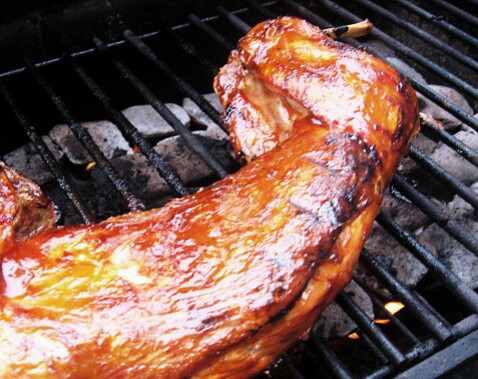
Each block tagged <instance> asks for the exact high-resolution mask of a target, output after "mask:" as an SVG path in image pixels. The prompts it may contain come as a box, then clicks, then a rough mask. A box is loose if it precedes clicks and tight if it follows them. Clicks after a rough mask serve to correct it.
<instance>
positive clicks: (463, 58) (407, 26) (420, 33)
mask: <svg viewBox="0 0 478 379" xmlns="http://www.w3.org/2000/svg"><path fill="white" fill-rule="evenodd" d="M357 2H358V3H359V4H360V5H362V6H364V7H365V8H368V9H371V10H373V11H374V12H376V13H377V14H378V15H380V17H383V18H385V19H387V20H388V21H390V22H392V23H393V24H395V25H397V26H399V27H400V28H402V29H404V30H406V31H408V32H409V33H411V34H413V35H415V36H416V37H418V38H420V39H422V40H424V41H426V42H427V43H429V44H430V45H432V46H434V47H435V48H436V49H438V50H441V51H444V52H446V53H447V54H448V55H449V56H450V57H453V58H454V59H456V60H457V61H459V62H461V63H463V64H464V65H466V66H468V67H470V68H472V69H474V70H478V62H476V61H475V60H474V59H472V58H470V57H469V56H467V55H465V54H463V53H462V52H460V51H458V50H457V49H455V48H453V47H451V46H449V45H447V44H444V43H443V42H442V41H440V40H439V39H438V38H435V37H434V36H432V35H431V34H430V33H427V32H425V31H424V30H423V29H420V28H418V27H416V26H415V25H413V24H411V23H409V22H407V21H404V20H403V19H401V18H399V17H397V16H396V15H394V14H393V13H392V12H390V11H387V10H385V9H384V8H382V7H380V6H379V5H377V4H374V3H372V2H371V1H369V0H357Z"/></svg>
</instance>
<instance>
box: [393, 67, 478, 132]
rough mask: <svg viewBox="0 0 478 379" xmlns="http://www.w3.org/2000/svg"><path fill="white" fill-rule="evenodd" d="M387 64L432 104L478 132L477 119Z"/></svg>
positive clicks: (399, 69) (397, 68)
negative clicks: (405, 78) (404, 77)
mask: <svg viewBox="0 0 478 379" xmlns="http://www.w3.org/2000/svg"><path fill="white" fill-rule="evenodd" d="M387 63H388V64H390V65H391V66H393V67H394V68H395V69H396V70H398V71H400V73H401V74H402V75H405V76H406V77H407V79H408V80H409V81H410V83H412V85H413V87H415V89H416V90H417V91H419V92H421V93H423V94H424V95H425V96H426V97H427V98H429V99H430V100H432V101H433V102H434V103H436V104H438V105H440V106H441V107H442V108H443V109H446V111H447V112H450V113H451V114H452V115H453V116H455V117H456V118H458V119H459V120H460V121H463V122H464V123H465V124H467V125H468V126H470V127H472V128H473V129H474V130H476V131H478V119H476V118H474V117H473V116H472V115H470V114H469V113H467V112H466V111H465V110H463V108H460V107H459V106H458V105H456V104H455V103H453V102H452V101H450V100H449V99H447V98H446V97H445V96H442V95H440V94H439V93H438V92H436V91H433V90H432V89H430V87H428V86H427V85H425V84H423V83H421V82H419V81H418V80H415V79H414V78H412V77H411V76H409V75H407V74H406V73H405V72H404V71H403V70H402V69H401V68H399V67H397V66H396V65H394V64H393V63H391V62H390V61H389V60H387Z"/></svg>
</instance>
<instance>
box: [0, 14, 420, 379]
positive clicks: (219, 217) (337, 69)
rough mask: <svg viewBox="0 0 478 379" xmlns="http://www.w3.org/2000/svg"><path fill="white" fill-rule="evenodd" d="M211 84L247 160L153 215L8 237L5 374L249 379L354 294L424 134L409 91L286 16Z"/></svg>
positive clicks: (244, 44)
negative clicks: (394, 186)
mask: <svg viewBox="0 0 478 379" xmlns="http://www.w3.org/2000/svg"><path fill="white" fill-rule="evenodd" d="M215 89H216V91H217V92H218V94H219V95H220V97H221V100H222V102H223V105H224V106H225V108H226V114H225V120H226V123H227V125H228V126H229V128H230V132H231V137H232V140H233V143H234V146H235V149H236V152H237V154H238V155H241V156H243V157H244V158H245V160H246V161H248V162H249V163H248V164H247V165H246V166H245V167H243V168H242V169H241V170H239V171H238V172H237V173H236V174H234V175H231V176H229V177H227V178H226V179H224V180H221V181H219V182H217V183H215V184H214V185H212V186H210V187H208V188H206V189H204V190H201V191H199V192H197V193H196V194H193V195H189V196H186V197H184V198H182V199H178V200H174V201H172V202H171V203H169V204H168V205H166V206H165V207H163V208H161V209H156V210H151V211H146V212H133V213H130V214H127V215H124V216H118V217H113V218H111V219H108V220H106V221H104V222H102V223H99V224H97V225H89V226H78V227H53V228H49V229H48V230H46V231H43V232H41V233H39V234H37V235H35V236H33V237H32V238H30V239H28V240H27V241H23V242H20V241H16V242H11V245H13V246H12V247H11V248H10V249H9V250H8V251H5V252H4V254H5V255H4V259H3V264H2V273H3V277H4V281H5V285H4V289H3V293H2V295H1V298H0V307H1V310H2V313H1V314H0V345H1V346H2V349H0V376H2V377H8V376H10V377H13V376H24V377H49V378H51V377H61V378H68V377H71V378H80V377H91V378H93V377H97V378H105V377H115V378H121V377H125V378H126V377H127V378H131V377H141V378H158V377H164V378H175V377H177V378H184V377H218V378H220V377H224V378H231V377H237V378H240V377H247V376H250V375H253V374H254V373H256V372H258V371H259V370H261V369H263V368H265V367H266V366H267V365H268V364H270V363H271V362H272V360H273V359H275V358H276V357H277V356H278V355H279V354H280V353H281V352H283V351H284V350H285V349H287V348H288V347H289V346H291V344H292V343H294V341H296V340H297V339H298V338H300V337H303V336H305V335H306V333H307V331H308V329H309V328H310V327H311V325H312V324H313V322H314V320H315V319H316V317H317V315H318V313H319V312H320V311H321V310H322V309H323V308H324V307H325V306H326V305H327V304H328V303H329V302H330V301H332V299H333V297H334V296H335V294H336V293H337V292H338V291H339V290H340V289H341V288H342V287H343V286H344V285H345V284H346V283H347V282H348V281H349V279H350V272H351V270H352V267H353V265H354V263H355V261H356V259H357V257H358V254H359V252H360V250H361V248H362V246H363V243H364V241H365V238H366V236H367V233H368V231H369V229H370V227H371V225H372V222H373V219H374V217H375V215H376V213H377V211H378V208H379V206H380V201H381V194H382V191H383V190H384V188H385V186H386V185H387V183H388V181H389V180H390V178H391V176H392V174H393V172H394V170H395V168H396V166H397V164H398V162H399V160H400V158H401V157H402V156H403V154H404V153H405V152H406V151H407V148H408V145H409V143H410V140H411V138H412V137H413V135H414V134H415V133H416V131H417V127H418V117H417V105H416V98H415V94H414V92H413V90H412V89H411V87H410V86H409V84H408V83H407V82H406V81H405V80H404V79H403V78H401V77H400V75H399V74H398V73H397V72H395V71H394V70H393V69H391V68H390V67H388V66H387V65H385V64H384V63H383V62H381V61H379V60H377V59H375V58H373V57H371V56H369V55H367V54H366V53H364V52H361V51H357V50H355V49H353V48H351V47H348V46H345V45H343V44H341V43H338V42H334V41H332V40H331V39H330V38H328V37H326V36H325V35H324V34H323V33H322V32H321V31H320V30H319V29H317V28H315V27H313V26H311V25H309V24H307V23H306V22H305V21H302V20H299V19H295V18H280V19H276V20H272V21H268V22H265V23H261V24H259V25H258V26H256V27H255V28H254V29H253V30H252V31H251V32H250V33H249V34H248V35H247V36H246V37H244V38H243V39H242V40H241V41H240V44H239V47H238V49H237V50H235V51H234V52H232V53H231V56H230V59H229V63H228V64H227V65H226V66H225V67H224V68H223V69H222V70H221V72H220V73H219V75H218V77H217V78H216V80H215ZM5 194H7V195H8V191H7V192H5V191H2V196H4V195H5ZM2 211H3V212H4V213H5V212H6V210H5V209H2Z"/></svg>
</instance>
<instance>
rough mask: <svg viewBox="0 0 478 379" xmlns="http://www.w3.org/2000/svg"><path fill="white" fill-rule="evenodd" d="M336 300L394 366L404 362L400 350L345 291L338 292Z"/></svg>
mask: <svg viewBox="0 0 478 379" xmlns="http://www.w3.org/2000/svg"><path fill="white" fill-rule="evenodd" d="M336 302H337V304H339V305H340V307H341V308H343V309H344V310H345V311H346V312H347V313H348V314H349V315H351V316H352V317H353V320H354V321H355V322H356V323H357V325H358V326H359V328H360V330H361V331H362V332H364V333H366V334H367V336H368V337H369V338H370V339H371V340H372V341H373V343H374V344H376V345H377V346H378V347H380V350H381V351H382V352H383V354H385V355H386V356H387V358H388V359H390V361H391V362H392V363H393V364H394V365H395V366H397V367H398V366H400V365H401V364H402V363H403V362H405V360H406V358H405V356H404V355H403V354H402V353H401V352H400V350H398V348H397V347H396V346H395V345H394V344H393V343H392V342H391V341H390V339H389V338H388V337H387V336H386V335H385V334H384V333H383V332H382V330H381V329H380V328H379V327H378V326H377V325H376V324H374V323H373V322H372V320H370V318H369V317H368V316H367V315H366V314H365V312H364V311H363V310H362V309H361V308H360V307H359V306H358V305H357V304H356V303H355V302H354V301H353V300H352V299H351V298H350V296H349V295H348V294H347V293H346V292H342V293H340V294H339V295H338V296H337V298H336Z"/></svg>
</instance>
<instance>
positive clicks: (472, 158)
mask: <svg viewBox="0 0 478 379" xmlns="http://www.w3.org/2000/svg"><path fill="white" fill-rule="evenodd" d="M421 132H422V133H423V134H424V135H426V136H427V137H431V138H436V139H438V140H439V141H441V142H443V143H445V144H447V145H448V146H450V147H451V148H452V149H453V150H454V151H455V152H457V153H458V154H460V155H461V156H462V157H463V158H465V159H466V160H468V161H469V162H470V163H472V164H473V165H475V166H477V167H478V152H476V151H475V150H473V149H472V148H471V147H469V146H468V145H465V144H464V143H463V142H461V141H460V140H458V139H456V138H455V137H454V136H452V135H451V134H449V133H448V132H446V131H444V130H442V129H440V128H438V127H437V126H436V125H435V124H434V123H433V122H429V121H426V120H422V121H421Z"/></svg>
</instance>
